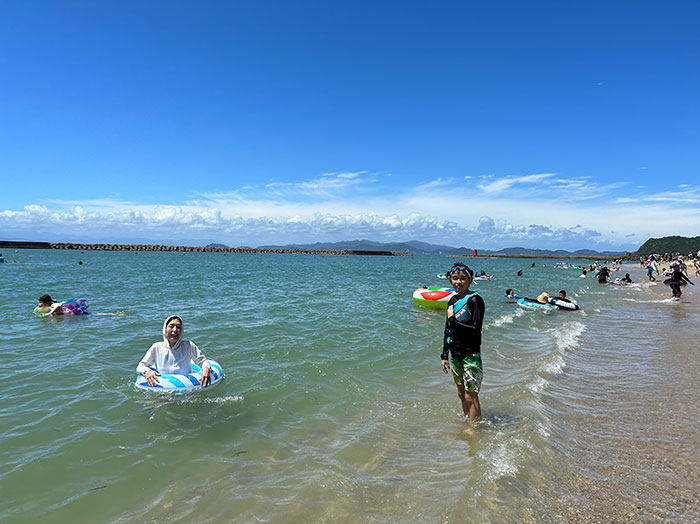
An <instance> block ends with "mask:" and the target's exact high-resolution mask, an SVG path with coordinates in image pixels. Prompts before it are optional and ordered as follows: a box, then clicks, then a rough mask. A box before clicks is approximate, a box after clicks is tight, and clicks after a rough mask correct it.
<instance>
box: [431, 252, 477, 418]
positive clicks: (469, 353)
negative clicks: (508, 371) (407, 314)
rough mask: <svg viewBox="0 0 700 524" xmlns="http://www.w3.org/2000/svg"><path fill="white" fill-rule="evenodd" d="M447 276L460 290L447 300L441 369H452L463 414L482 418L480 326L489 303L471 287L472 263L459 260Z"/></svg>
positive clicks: (457, 289)
mask: <svg viewBox="0 0 700 524" xmlns="http://www.w3.org/2000/svg"><path fill="white" fill-rule="evenodd" d="M447 276H448V278H449V279H450V283H451V284H452V287H453V288H454V289H455V291H456V292H457V293H456V294H455V295H454V296H452V298H450V301H449V302H448V306H447V318H446V319H445V335H444V339H443V346H442V354H441V355H440V359H441V360H442V370H443V371H444V372H445V373H448V370H451V371H452V378H453V379H454V382H455V385H456V386H457V395H458V396H459V400H460V401H461V403H462V411H463V412H464V416H465V417H469V420H471V421H472V422H473V421H476V420H478V419H479V418H480V417H481V404H480V403H479V390H480V389H481V380H482V378H483V365H482V363H481V327H482V324H483V321H484V311H485V309H486V306H485V304H484V299H483V298H481V296H480V295H479V294H478V293H476V292H472V291H470V289H469V286H470V284H471V283H472V281H473V280H474V273H473V271H472V270H471V269H470V268H469V266H466V265H464V264H462V263H461V262H456V263H454V264H453V265H452V268H451V269H450V271H449V272H448V273H447Z"/></svg>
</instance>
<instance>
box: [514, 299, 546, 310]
mask: <svg viewBox="0 0 700 524" xmlns="http://www.w3.org/2000/svg"><path fill="white" fill-rule="evenodd" d="M517 304H518V305H519V306H522V307H524V308H528V309H541V310H543V311H551V310H552V309H553V308H552V306H550V305H549V304H543V303H541V302H537V300H526V299H525V298H521V299H519V300H518V302H517Z"/></svg>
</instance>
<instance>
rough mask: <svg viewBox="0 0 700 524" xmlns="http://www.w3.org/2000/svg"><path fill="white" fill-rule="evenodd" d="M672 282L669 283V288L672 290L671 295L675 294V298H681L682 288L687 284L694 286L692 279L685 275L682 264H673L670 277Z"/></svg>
mask: <svg viewBox="0 0 700 524" xmlns="http://www.w3.org/2000/svg"><path fill="white" fill-rule="evenodd" d="M669 279H670V280H671V282H669V284H668V287H670V288H671V293H673V298H678V299H680V298H681V295H682V294H683V292H682V291H681V286H683V285H685V284H690V285H691V286H694V285H695V284H693V283H692V282H691V281H690V279H689V278H688V277H686V276H685V275H684V274H683V270H682V269H681V265H680V264H676V263H675V262H674V263H673V264H671V275H670V276H669Z"/></svg>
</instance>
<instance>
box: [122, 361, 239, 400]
mask: <svg viewBox="0 0 700 524" xmlns="http://www.w3.org/2000/svg"><path fill="white" fill-rule="evenodd" d="M207 360H208V361H209V364H210V365H211V384H210V385H209V386H207V388H206V389H209V388H211V387H214V386H216V385H217V384H218V383H219V382H221V381H222V380H223V379H224V377H225V375H224V370H223V368H222V367H221V366H220V365H219V363H218V362H217V361H216V360H213V359H211V358H207ZM152 369H153V368H152ZM201 380H202V368H200V367H199V366H198V365H196V364H195V363H194V362H193V363H192V373H190V374H188V375H165V374H163V375H160V376H159V377H158V384H156V385H155V386H149V385H148V382H147V381H146V377H144V376H143V375H139V376H138V377H137V378H136V383H135V386H136V387H137V388H139V389H147V390H149V391H168V392H172V391H174V392H177V393H185V392H187V391H194V390H198V389H202V387H201Z"/></svg>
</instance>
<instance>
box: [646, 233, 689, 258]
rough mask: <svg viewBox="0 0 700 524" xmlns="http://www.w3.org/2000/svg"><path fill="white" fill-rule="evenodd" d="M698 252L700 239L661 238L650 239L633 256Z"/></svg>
mask: <svg viewBox="0 0 700 524" xmlns="http://www.w3.org/2000/svg"><path fill="white" fill-rule="evenodd" d="M698 250H700V237H678V236H673V237H662V238H650V239H649V240H647V241H646V242H644V244H642V246H641V247H640V248H639V249H638V250H637V252H636V253H634V255H635V256H643V255H651V254H652V253H659V254H664V253H682V254H684V255H687V254H689V253H697V252H698Z"/></svg>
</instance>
